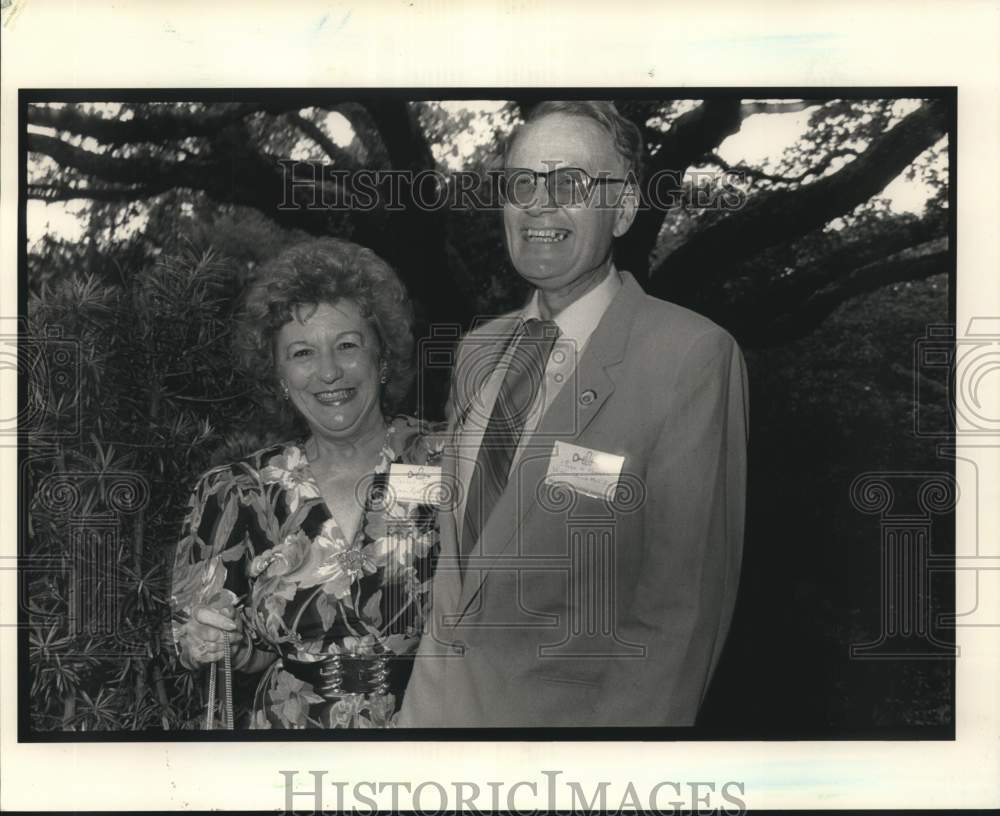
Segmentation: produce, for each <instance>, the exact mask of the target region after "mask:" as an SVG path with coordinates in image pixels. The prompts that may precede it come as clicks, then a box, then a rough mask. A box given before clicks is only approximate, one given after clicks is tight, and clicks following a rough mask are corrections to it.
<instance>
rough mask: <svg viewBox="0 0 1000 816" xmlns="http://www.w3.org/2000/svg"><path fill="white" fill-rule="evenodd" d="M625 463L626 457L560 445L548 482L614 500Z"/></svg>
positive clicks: (551, 464)
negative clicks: (615, 489)
mask: <svg viewBox="0 0 1000 816" xmlns="http://www.w3.org/2000/svg"><path fill="white" fill-rule="evenodd" d="M624 464H625V457H624V456H617V455H616V454H613V453H604V452H603V451H599V450H593V449H592V448H584V447H581V446H580V445H571V444H570V443H569V442H556V443H555V445H554V446H553V448H552V458H551V459H550V460H549V469H548V472H547V473H546V474H545V481H546V482H549V483H552V484H555V483H562V484H567V485H569V486H570V487H572V488H573V489H574V490H576V491H577V492H578V493H583V494H585V495H587V496H593V497H594V498H598V499H610V498H611V497H612V496H613V495H614V493H613V492H612V491H613V490H614V488H615V487H616V486H617V484H618V479H619V477H620V476H621V472H622V466H623V465H624Z"/></svg>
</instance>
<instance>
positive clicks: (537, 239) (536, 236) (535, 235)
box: [521, 227, 569, 244]
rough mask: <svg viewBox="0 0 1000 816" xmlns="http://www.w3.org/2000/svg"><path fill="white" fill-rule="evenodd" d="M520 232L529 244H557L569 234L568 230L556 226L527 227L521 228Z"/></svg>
mask: <svg viewBox="0 0 1000 816" xmlns="http://www.w3.org/2000/svg"><path fill="white" fill-rule="evenodd" d="M521 234H522V235H523V236H524V240H525V241H527V242H528V243H529V244H557V243H559V242H560V241H562V240H563V239H565V238H566V236H567V235H569V230H565V229H558V228H548V229H536V228H534V227H528V228H526V229H524V230H522V232H521Z"/></svg>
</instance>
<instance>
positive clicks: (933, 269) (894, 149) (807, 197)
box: [27, 94, 949, 346]
mask: <svg viewBox="0 0 1000 816" xmlns="http://www.w3.org/2000/svg"><path fill="white" fill-rule="evenodd" d="M529 106H530V102H529V101H526V100H512V101H509V102H507V103H506V104H504V105H502V106H501V107H499V108H496V109H494V110H490V111H489V112H476V111H470V110H468V109H466V110H459V111H457V112H456V111H454V110H453V108H452V107H447V108H446V107H445V106H443V105H442V104H441V103H437V102H419V101H407V100H405V99H402V98H399V97H398V96H382V95H380V96H375V97H371V98H359V99H358V100H356V101H338V100H334V101H332V102H329V103H327V104H312V105H311V106H309V107H304V106H303V100H302V99H295V98H291V97H289V98H288V99H287V101H283V100H282V98H280V97H279V98H277V99H275V100H273V101H267V102H251V101H240V102H213V103H195V102H190V103H187V102H184V103H182V102H169V103H168V102H161V103H150V102H143V103H115V104H105V105H84V104H66V105H53V104H32V105H30V106H29V107H28V123H29V125H30V127H29V133H28V135H27V147H28V151H29V154H30V156H31V157H32V161H31V163H30V167H31V173H30V178H29V182H28V195H29V197H30V198H35V199H41V200H44V201H64V200H69V199H85V200H89V201H92V202H95V204H103V205H105V207H109V206H110V210H111V211H112V212H121V208H122V207H125V206H127V205H129V204H131V203H135V202H144V203H145V204H146V209H148V210H155V209H156V205H157V204H161V203H162V202H171V203H170V205H169V206H170V207H171V208H172V209H174V210H176V206H175V205H176V202H177V198H173V197H172V196H178V197H179V198H180V199H182V200H185V201H187V202H189V203H190V206H191V207H194V208H196V209H197V211H198V212H199V218H200V219H201V220H202V221H205V220H206V214H207V213H208V211H209V210H210V209H211V212H212V214H213V216H214V217H208V218H207V222H208V223H209V224H212V225H213V226H214V222H215V220H216V219H217V218H219V217H221V218H223V219H226V218H229V219H233V218H234V216H233V215H232V213H233V212H234V211H235V210H236V209H247V208H249V209H251V210H254V211H256V212H258V213H259V214H261V215H262V216H263V217H264V218H266V219H267V220H268V221H270V222H273V224H274V225H276V226H277V227H279V228H281V229H282V230H287V231H293V232H301V233H304V234H311V235H323V234H337V235H341V236H344V237H348V238H351V239H353V240H355V241H357V242H359V243H362V244H365V245H367V246H370V247H371V248H373V249H374V250H376V251H377V252H378V253H379V254H381V255H383V256H384V257H385V258H386V259H387V260H388V261H389V262H390V263H392V264H393V265H394V266H395V267H396V268H397V270H398V271H399V272H400V274H401V275H402V277H403V279H404V281H405V282H406V284H407V286H408V288H409V290H410V292H411V295H412V297H413V298H414V300H415V301H416V303H417V304H418V307H419V308H420V309H421V310H422V314H423V315H424V316H425V317H426V319H427V320H428V321H434V322H439V321H445V322H455V321H458V322H460V323H462V324H466V325H467V324H468V322H469V320H470V319H471V318H472V316H473V315H474V314H477V313H481V312H483V311H496V310H497V309H498V308H503V307H506V306H508V305H510V302H512V300H513V299H514V298H516V296H517V295H518V294H519V292H520V290H519V289H518V286H517V283H516V281H512V280H511V273H510V272H509V270H508V269H506V258H505V253H504V250H503V246H502V235H501V232H500V225H499V218H498V215H497V213H496V212H495V211H475V210H472V211H470V210H450V209H448V208H438V209H433V210H430V209H426V208H421V207H417V206H404V207H401V208H399V209H397V210H391V211H390V210H389V209H387V208H386V206H385V205H386V203H387V202H386V201H385V199H384V197H383V196H384V193H385V191H384V189H382V188H380V189H379V196H380V200H379V201H378V203H377V204H376V206H374V207H372V208H369V209H365V210H364V211H362V210H360V209H353V210H351V211H347V212H345V211H343V210H337V209H327V208H323V207H311V206H300V207H284V208H279V206H278V204H279V203H280V202H282V201H284V199H285V196H286V188H285V179H286V177H285V175H284V168H283V164H282V162H283V161H284V160H287V159H288V157H289V156H292V155H295V156H297V157H301V158H304V159H310V160H315V161H322V162H325V163H326V164H328V165H329V166H331V167H334V168H336V169H337V170H344V171H353V170H360V169H374V170H383V171H384V170H409V171H421V170H435V169H436V170H448V169H455V167H456V162H455V159H456V157H457V158H458V159H459V160H460V161H459V162H458V165H459V166H461V167H463V168H464V169H482V168H484V167H487V166H489V163H490V162H491V160H492V159H493V157H495V155H496V154H497V151H498V150H499V148H500V145H501V144H502V140H503V138H504V136H505V135H506V134H507V133H509V132H510V129H511V127H512V126H513V125H514V124H516V122H517V121H518V120H519V119H520V118H521V116H522V115H523V112H524V111H525V110H526V109H527V108H528V107H529ZM619 107H620V109H621V110H622V112H623V113H624V114H625V115H626V116H628V117H629V118H630V119H631V120H632V121H633V122H635V123H636V125H637V126H638V127H639V128H640V130H641V132H642V134H643V137H644V139H645V143H646V164H645V168H644V169H645V176H646V178H651V177H658V178H661V179H666V180H667V184H668V185H669V183H670V180H671V179H672V180H673V183H674V184H675V186H676V188H677V189H676V190H673V191H670V190H666V189H663V186H662V184H661V186H660V193H661V195H660V196H659V198H660V200H661V201H662V200H665V199H666V198H667V197H668V194H670V193H671V192H673V193H675V194H676V197H675V198H674V199H673V200H674V201H676V202H677V206H673V207H670V208H666V209H665V208H662V207H655V206H649V207H645V208H643V209H642V211H641V212H640V214H639V217H638V218H637V221H636V223H635V224H634V226H633V228H632V230H631V231H630V232H629V233H628V234H627V235H626V236H625V237H624V238H623V239H621V240H620V241H619V242H618V245H617V247H616V257H617V259H618V263H619V265H620V266H622V267H623V268H627V269H629V270H630V271H631V272H633V273H634V274H635V275H636V276H637V277H638V278H639V280H640V281H642V282H643V284H644V285H645V286H646V288H647V289H648V290H649V291H650V292H652V293H654V294H656V295H659V296H662V297H666V298H668V299H670V300H674V301H675V302H679V303H681V304H683V305H688V306H691V307H692V308H695V309H696V310H698V311H701V312H702V313H704V314H707V315H708V316H710V317H713V318H714V319H716V320H717V321H718V322H720V323H722V324H723V325H724V326H726V327H727V328H729V329H730V330H731V331H732V332H733V333H734V334H735V335H736V336H737V338H738V339H739V340H740V341H741V342H742V343H743V344H744V345H751V346H753V345H772V344H780V343H784V342H787V341H789V340H791V339H794V338H797V337H801V336H803V335H804V334H807V333H808V332H809V331H810V330H811V329H813V328H815V327H816V326H817V325H818V323H819V322H820V321H821V320H822V319H823V318H824V317H826V316H827V315H828V314H829V313H830V312H831V311H832V310H833V309H835V308H836V306H837V305H838V304H840V303H842V302H844V301H845V300H847V299H850V298H852V297H856V296H857V295H859V294H861V293H864V292H868V291H874V290H877V289H879V288H882V287H884V286H885V285H887V284H889V283H893V282H899V281H905V280H917V279H921V278H926V277H928V276H931V275H934V274H939V273H942V272H945V271H947V265H948V258H949V255H948V246H947V170H946V168H945V167H944V166H943V163H942V162H941V161H940V159H941V154H942V151H944V150H946V149H947V143H946V142H947V140H946V136H945V134H946V130H947V104H946V101H944V100H942V99H929V100H923V101H920V100H905V101H901V100H893V99H801V100H791V101H789V100H748V99H741V98H739V97H738V96H735V95H726V94H720V95H712V96H711V97H709V98H707V99H704V100H671V101H663V100H641V99H630V100H623V101H621V102H619ZM799 111H804V112H808V127H807V128H806V130H805V133H804V134H803V135H802V136H801V138H799V139H798V140H797V141H796V142H795V143H794V144H792V145H791V146H789V147H788V148H787V149H786V150H785V151H784V152H783V154H781V155H778V156H772V157H769V158H768V159H766V160H765V161H764V162H763V163H762V164H761V165H750V164H745V163H741V164H737V165H736V166H731V165H730V164H728V163H727V162H726V161H725V160H724V159H723V158H722V157H721V156H720V154H719V150H720V146H721V145H723V143H724V142H725V140H726V139H727V138H728V137H730V136H732V135H734V134H737V133H739V132H740V131H741V129H742V128H744V127H745V126H746V124H747V123H748V121H749V120H751V119H752V118H754V117H774V116H781V115H782V114H787V113H792V112H799ZM333 114H335V115H337V117H338V119H339V117H343V118H342V119H340V120H339V121H341V122H344V123H346V124H347V125H348V126H349V128H348V130H349V133H350V140H349V141H348V140H347V139H344V138H340V139H337V138H335V135H334V134H333V133H332V132H331V128H330V122H331V115H333ZM472 134H475V135H477V137H478V142H477V143H476V144H477V147H476V149H474V150H471V151H465V152H460V151H459V142H460V141H461V140H462V138H463V137H465V139H466V141H468V139H469V138H470V136H471V135H472ZM692 171H695V172H694V173H692ZM721 171H732V172H738V173H740V174H742V176H743V178H745V179H746V184H745V198H744V200H742V201H741V204H740V206H738V207H736V208H728V209H720V208H712V207H708V208H705V207H700V206H698V200H699V199H698V188H699V186H704V185H705V184H708V185H711V184H712V183H713V181H712V180H713V178H717V177H718V173H720V172H721ZM658 174H659V175H658ZM903 174H909V175H910V176H917V175H919V177H920V178H921V179H922V180H923V181H924V182H925V183H926V184H927V185H929V186H930V188H931V190H932V194H931V195H930V197H929V200H928V202H927V205H926V207H925V209H924V212H923V214H921V215H919V216H918V215H913V214H909V213H904V214H900V213H897V212H894V211H893V210H892V208H891V207H890V206H889V205H888V202H887V201H886V200H885V199H880V198H879V194H880V193H881V192H882V191H883V190H884V189H885V188H886V186H887V185H889V184H890V183H891V182H892V181H893V180H895V179H896V178H898V177H899V176H901V175H903ZM328 183H329V184H336V183H337V182H336V180H330V181H329V182H328ZM294 193H295V195H297V196H299V197H310V192H309V191H307V190H302V189H296V190H295V191H294ZM402 193H403V198H404V199H406V197H407V196H410V197H411V198H412V196H413V194H414V190H413V189H412V188H410V187H406V186H405V185H404V187H403V189H402ZM206 201H207V202H211V205H212V206H211V207H208V206H207V205H206V203H205V202H206ZM299 203H305V202H303V201H301V200H300V201H299ZM227 208H228V210H227ZM94 211H95V212H100V210H99V209H95V210H94ZM107 211H108V210H105V212H107ZM227 213H228V214H227ZM236 217H237V218H238V216H236ZM147 232H150V231H149V230H147ZM251 232H252V230H251ZM220 240H224V238H220ZM243 254H244V255H245V254H246V250H243Z"/></svg>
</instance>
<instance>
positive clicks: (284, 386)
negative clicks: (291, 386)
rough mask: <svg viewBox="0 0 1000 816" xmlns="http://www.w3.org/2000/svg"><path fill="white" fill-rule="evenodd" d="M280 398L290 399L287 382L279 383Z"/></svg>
mask: <svg viewBox="0 0 1000 816" xmlns="http://www.w3.org/2000/svg"><path fill="white" fill-rule="evenodd" d="M281 398H282V399H283V400H287V399H290V396H289V394H288V384H287V383H282V384H281Z"/></svg>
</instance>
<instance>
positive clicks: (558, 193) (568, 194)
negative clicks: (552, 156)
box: [547, 167, 590, 207]
mask: <svg viewBox="0 0 1000 816" xmlns="http://www.w3.org/2000/svg"><path fill="white" fill-rule="evenodd" d="M589 180H590V177H589V176H588V175H587V174H586V173H585V172H584V171H583V170H581V169H580V168H578V167H560V168H558V169H557V170H553V171H552V172H551V173H549V176H548V180H547V184H548V186H549V192H550V193H551V194H552V198H553V199H555V202H556V204H558V205H559V206H560V207H571V206H575V205H577V204H582V203H583V202H584V199H585V198H586V197H587V182H588V181H589Z"/></svg>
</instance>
